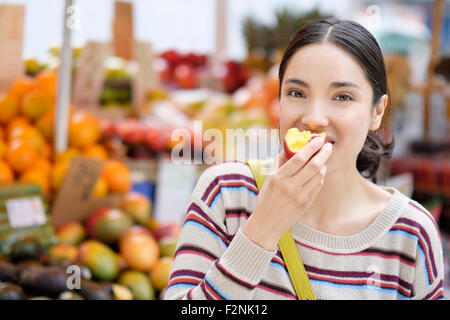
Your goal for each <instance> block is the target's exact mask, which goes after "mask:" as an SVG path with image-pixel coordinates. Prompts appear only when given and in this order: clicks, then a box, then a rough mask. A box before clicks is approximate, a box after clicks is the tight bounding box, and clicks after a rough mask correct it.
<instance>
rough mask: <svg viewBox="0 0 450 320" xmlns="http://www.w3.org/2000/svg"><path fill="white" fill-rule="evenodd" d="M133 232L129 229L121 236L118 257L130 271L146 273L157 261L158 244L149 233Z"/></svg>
mask: <svg viewBox="0 0 450 320" xmlns="http://www.w3.org/2000/svg"><path fill="white" fill-rule="evenodd" d="M135 230H136V229H131V230H129V231H127V232H125V233H124V234H123V235H122V236H121V238H120V241H119V250H120V255H121V256H122V257H123V258H124V259H125V261H126V263H127V265H128V267H130V268H131V269H135V270H140V271H144V272H148V271H149V270H150V269H151V268H152V267H153V266H154V265H155V263H156V262H157V261H158V258H159V246H158V242H156V240H155V238H153V236H152V235H151V234H150V232H148V233H145V232H139V233H136V231H135Z"/></svg>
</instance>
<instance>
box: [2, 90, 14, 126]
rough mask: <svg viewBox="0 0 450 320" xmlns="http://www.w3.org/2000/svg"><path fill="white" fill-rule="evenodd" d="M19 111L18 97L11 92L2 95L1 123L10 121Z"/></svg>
mask: <svg viewBox="0 0 450 320" xmlns="http://www.w3.org/2000/svg"><path fill="white" fill-rule="evenodd" d="M18 111H19V104H18V99H17V97H15V96H13V95H11V94H3V95H1V96H0V123H2V124H7V123H9V122H10V121H11V120H12V119H13V118H14V117H15V116H16V114H17V112H18Z"/></svg>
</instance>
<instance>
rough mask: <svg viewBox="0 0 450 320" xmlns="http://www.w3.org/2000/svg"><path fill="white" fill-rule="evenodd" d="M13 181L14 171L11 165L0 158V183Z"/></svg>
mask: <svg viewBox="0 0 450 320" xmlns="http://www.w3.org/2000/svg"><path fill="white" fill-rule="evenodd" d="M13 181H14V173H13V171H12V170H11V167H10V166H9V165H8V164H7V163H6V162H5V161H2V160H0V185H7V184H10V183H13Z"/></svg>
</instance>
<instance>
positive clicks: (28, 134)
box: [9, 126, 45, 155]
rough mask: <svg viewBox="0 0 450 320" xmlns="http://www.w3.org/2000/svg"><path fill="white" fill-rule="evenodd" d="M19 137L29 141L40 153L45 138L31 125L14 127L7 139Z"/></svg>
mask: <svg viewBox="0 0 450 320" xmlns="http://www.w3.org/2000/svg"><path fill="white" fill-rule="evenodd" d="M15 139H20V140H26V141H28V142H30V143H31V144H32V145H33V146H34V148H35V149H36V151H37V152H38V153H39V154H40V155H41V154H42V152H43V149H44V145H45V139H44V137H43V136H42V134H41V133H40V132H39V131H38V130H37V129H36V128H35V127H32V126H19V127H16V128H14V129H13V130H12V131H11V133H10V135H9V141H12V140H15Z"/></svg>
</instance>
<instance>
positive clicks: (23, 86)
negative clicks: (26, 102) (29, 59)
mask: <svg viewBox="0 0 450 320" xmlns="http://www.w3.org/2000/svg"><path fill="white" fill-rule="evenodd" d="M35 86H36V81H35V80H34V78H32V77H27V76H25V77H20V78H18V79H17V80H15V81H14V82H13V83H12V85H11V87H10V89H9V92H10V93H11V94H13V95H15V96H16V97H18V98H22V97H23V96H24V95H25V94H27V93H28V92H30V91H31V90H33V89H34V87H35Z"/></svg>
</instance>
